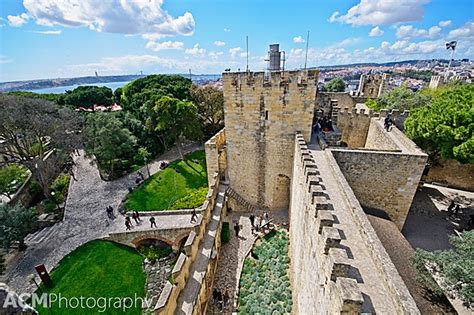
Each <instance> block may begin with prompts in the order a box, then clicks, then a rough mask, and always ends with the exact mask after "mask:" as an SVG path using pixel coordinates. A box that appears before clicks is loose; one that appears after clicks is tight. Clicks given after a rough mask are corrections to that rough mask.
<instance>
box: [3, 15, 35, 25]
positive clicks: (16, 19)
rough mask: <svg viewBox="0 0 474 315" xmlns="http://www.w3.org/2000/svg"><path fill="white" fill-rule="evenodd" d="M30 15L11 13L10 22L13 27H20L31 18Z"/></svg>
mask: <svg viewBox="0 0 474 315" xmlns="http://www.w3.org/2000/svg"><path fill="white" fill-rule="evenodd" d="M29 18H30V17H29V16H28V14H26V13H22V14H20V15H9V16H7V19H8V24H9V25H10V26H12V27H20V26H22V25H23V24H25V23H26V22H28V20H29Z"/></svg>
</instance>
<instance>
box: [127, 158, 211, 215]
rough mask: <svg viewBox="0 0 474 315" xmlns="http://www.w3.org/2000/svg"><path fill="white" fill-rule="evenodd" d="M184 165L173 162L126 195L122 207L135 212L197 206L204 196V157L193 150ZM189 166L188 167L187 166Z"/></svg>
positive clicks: (180, 162)
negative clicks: (126, 197)
mask: <svg viewBox="0 0 474 315" xmlns="http://www.w3.org/2000/svg"><path fill="white" fill-rule="evenodd" d="M186 158H187V163H185V162H184V161H182V160H178V161H174V162H173V163H171V164H170V165H169V166H168V167H167V168H166V169H164V170H162V171H160V172H158V173H156V174H155V175H153V176H152V177H151V178H149V179H147V180H146V181H145V183H143V185H142V186H140V187H139V188H138V189H137V190H135V191H134V192H132V193H131V194H129V196H128V199H127V201H126V202H125V208H126V209H128V210H137V211H154V210H175V209H189V208H195V207H199V206H200V205H202V204H203V202H204V200H205V199H206V195H207V191H208V190H207V169H206V154H205V152H204V151H196V152H193V153H190V154H188V155H187V156H186ZM188 163H189V165H188Z"/></svg>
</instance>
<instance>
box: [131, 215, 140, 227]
mask: <svg viewBox="0 0 474 315" xmlns="http://www.w3.org/2000/svg"><path fill="white" fill-rule="evenodd" d="M132 219H133V220H134V221H135V223H136V224H137V225H138V223H139V222H140V221H138V217H137V213H136V212H133V213H132Z"/></svg>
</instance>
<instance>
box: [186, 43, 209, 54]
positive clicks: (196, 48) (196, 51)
mask: <svg viewBox="0 0 474 315" xmlns="http://www.w3.org/2000/svg"><path fill="white" fill-rule="evenodd" d="M184 53H185V54H187V55H192V56H197V57H202V56H204V55H205V54H206V50H205V49H204V48H201V47H199V44H195V45H194V46H193V48H187V49H186V50H185V51H184Z"/></svg>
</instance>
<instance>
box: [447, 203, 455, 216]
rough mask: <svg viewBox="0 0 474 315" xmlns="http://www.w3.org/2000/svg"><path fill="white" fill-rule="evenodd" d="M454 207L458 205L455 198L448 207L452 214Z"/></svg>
mask: <svg viewBox="0 0 474 315" xmlns="http://www.w3.org/2000/svg"><path fill="white" fill-rule="evenodd" d="M454 207H456V203H455V202H454V200H451V203H450V204H449V206H448V209H447V210H448V213H449V214H451V211H453V209H454Z"/></svg>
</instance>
